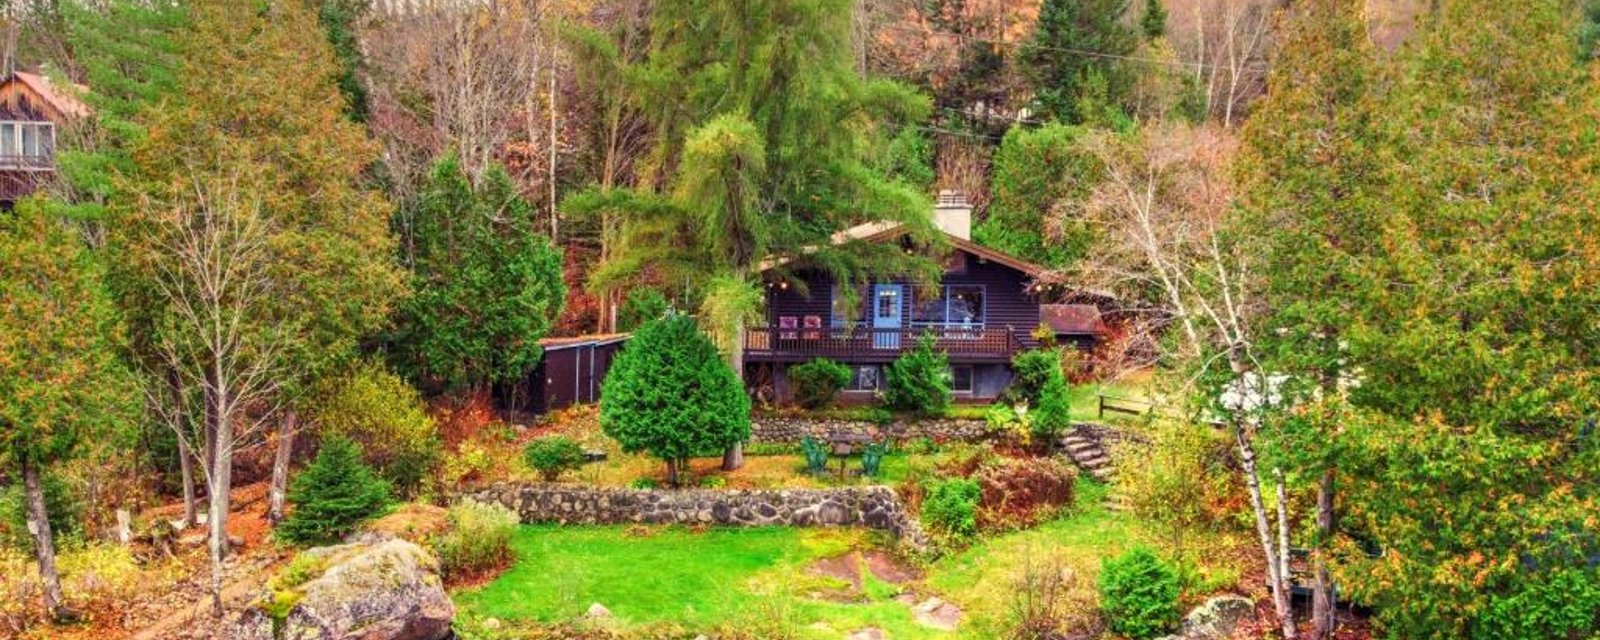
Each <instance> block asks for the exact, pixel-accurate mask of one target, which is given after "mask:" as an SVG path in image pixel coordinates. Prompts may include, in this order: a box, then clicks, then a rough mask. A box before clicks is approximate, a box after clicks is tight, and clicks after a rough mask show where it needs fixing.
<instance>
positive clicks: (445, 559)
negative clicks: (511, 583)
mask: <svg viewBox="0 0 1600 640" xmlns="http://www.w3.org/2000/svg"><path fill="white" fill-rule="evenodd" d="M517 523H518V519H517V514H516V513H514V512H512V511H511V510H510V509H507V508H505V507H504V506H501V505H499V504H494V503H483V502H473V501H470V500H468V501H464V502H462V503H460V504H457V505H456V506H453V507H450V527H449V529H448V530H446V531H445V533H444V534H442V535H440V536H439V537H437V538H434V541H433V544H432V545H430V546H431V547H432V548H433V553H434V555H436V556H438V558H439V568H440V570H441V571H442V572H443V573H444V577H445V579H446V580H451V581H456V580H460V579H461V578H463V577H469V576H476V575H481V574H483V573H484V572H486V571H492V570H494V569H498V568H500V567H504V566H506V565H507V564H509V563H510V562H511V555H512V554H511V535H512V534H513V533H515V532H516V530H517Z"/></svg>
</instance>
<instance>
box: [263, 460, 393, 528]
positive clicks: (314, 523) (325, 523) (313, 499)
mask: <svg viewBox="0 0 1600 640" xmlns="http://www.w3.org/2000/svg"><path fill="white" fill-rule="evenodd" d="M289 500H291V501H292V502H294V505H295V508H294V511H293V512H291V513H290V514H289V517H288V518H286V519H285V520H284V521H283V523H282V524H279V525H278V530H277V534H278V535H279V536H282V537H283V539H285V540H288V541H290V542H294V543H297V544H324V543H328V542H333V541H336V540H338V539H339V538H341V537H344V536H345V534H348V533H350V532H351V531H354V530H355V529H356V527H357V526H359V525H360V524H361V523H362V522H363V521H365V520H366V519H368V518H371V517H373V516H376V515H378V514H380V513H382V512H383V510H384V507H386V506H387V505H388V504H389V483H388V482H386V481H384V479H383V478H380V477H378V475H377V474H376V473H374V472H373V471H372V468H371V467H368V466H367V465H366V464H364V463H362V462H361V448H360V447H358V446H356V444H355V443H353V442H351V441H350V440H348V439H345V438H340V437H337V436H335V437H334V438H332V439H330V440H327V441H325V442H323V443H322V450H321V451H318V452H317V457H316V458H315V459H313V460H312V461H311V464H310V465H309V466H307V467H306V468H305V470H304V471H301V472H300V475H298V476H295V479H294V482H293V483H291V484H290V487H289Z"/></svg>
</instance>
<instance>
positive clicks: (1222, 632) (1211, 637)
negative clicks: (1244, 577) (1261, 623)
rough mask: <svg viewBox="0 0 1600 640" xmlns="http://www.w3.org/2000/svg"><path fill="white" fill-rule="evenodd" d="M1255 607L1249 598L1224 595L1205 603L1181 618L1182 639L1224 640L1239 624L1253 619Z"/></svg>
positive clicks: (1231, 635) (1230, 635)
mask: <svg viewBox="0 0 1600 640" xmlns="http://www.w3.org/2000/svg"><path fill="white" fill-rule="evenodd" d="M1255 615H1256V605H1255V603H1254V602H1251V601H1250V599H1249V598H1244V597H1240V596H1233V595H1226V596H1216V597H1213V598H1210V599H1208V600H1206V601H1205V603H1204V604H1201V605H1200V606H1198V607H1195V608H1194V610H1192V611H1190V612H1189V615H1186V616H1184V617H1183V637H1184V638H1188V639H1190V640H1226V639H1227V638H1231V637H1233V631H1234V629H1235V628H1237V627H1238V626H1239V623H1240V622H1243V621H1245V620H1249V619H1252V618H1254V617H1255Z"/></svg>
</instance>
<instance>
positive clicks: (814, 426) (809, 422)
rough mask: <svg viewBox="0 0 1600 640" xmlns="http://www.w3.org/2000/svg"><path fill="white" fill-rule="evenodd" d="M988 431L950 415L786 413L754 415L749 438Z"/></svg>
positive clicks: (953, 435) (952, 436) (946, 435)
mask: <svg viewBox="0 0 1600 640" xmlns="http://www.w3.org/2000/svg"><path fill="white" fill-rule="evenodd" d="M988 431H989V429H988V425H986V424H985V423H984V421H982V420H956V419H951V418H934V419H929V420H909V421H908V420H896V421H894V422H891V423H889V424H883V425H880V424H876V423H872V422H868V421H866V420H838V419H832V418H807V417H784V416H755V417H753V418H751V420H750V440H751V441H753V442H772V443H796V442H800V440H801V439H802V438H804V437H805V435H806V434H808V433H809V434H812V435H813V436H815V437H826V436H828V435H834V434H840V433H849V434H866V435H872V436H874V437H887V438H891V439H895V440H916V439H920V438H932V439H934V440H938V441H940V442H948V441H976V440H982V439H984V438H987V437H988Z"/></svg>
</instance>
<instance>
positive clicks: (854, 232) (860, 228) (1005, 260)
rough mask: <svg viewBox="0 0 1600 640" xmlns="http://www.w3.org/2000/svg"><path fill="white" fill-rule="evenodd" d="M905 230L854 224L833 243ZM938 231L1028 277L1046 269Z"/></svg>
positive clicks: (956, 243)
mask: <svg viewBox="0 0 1600 640" xmlns="http://www.w3.org/2000/svg"><path fill="white" fill-rule="evenodd" d="M907 231H908V229H906V227H905V225H903V224H900V223H896V222H868V223H866V224H860V225H856V226H854V227H851V228H849V229H845V230H844V231H840V232H838V233H835V234H833V243H834V244H839V243H840V242H842V241H844V240H863V241H866V242H883V241H885V240H892V239H895V238H899V237H900V236H903V235H905V234H906V233H907ZM939 233H943V234H944V238H945V240H946V241H948V242H949V243H950V246H952V247H955V248H956V249H959V250H961V251H965V252H967V253H970V254H972V255H975V256H978V257H980V258H983V259H985V260H988V261H990V262H996V263H999V264H1003V265H1005V266H1008V267H1011V268H1012V269H1016V270H1017V271H1021V272H1023V273H1025V274H1027V275H1028V276H1029V277H1035V278H1036V277H1038V276H1039V274H1041V273H1044V272H1045V271H1047V269H1045V268H1044V267H1043V266H1041V265H1038V264H1034V263H1032V262H1028V261H1027V260H1023V259H1022V258H1018V257H1016V256H1014V255H1011V254H1009V253H1006V252H1004V251H1000V250H998V249H991V248H989V247H985V246H983V245H981V244H978V243H976V242H973V241H971V240H968V239H966V238H962V237H960V236H953V235H950V234H948V233H944V232H943V231H940V232H939Z"/></svg>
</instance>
